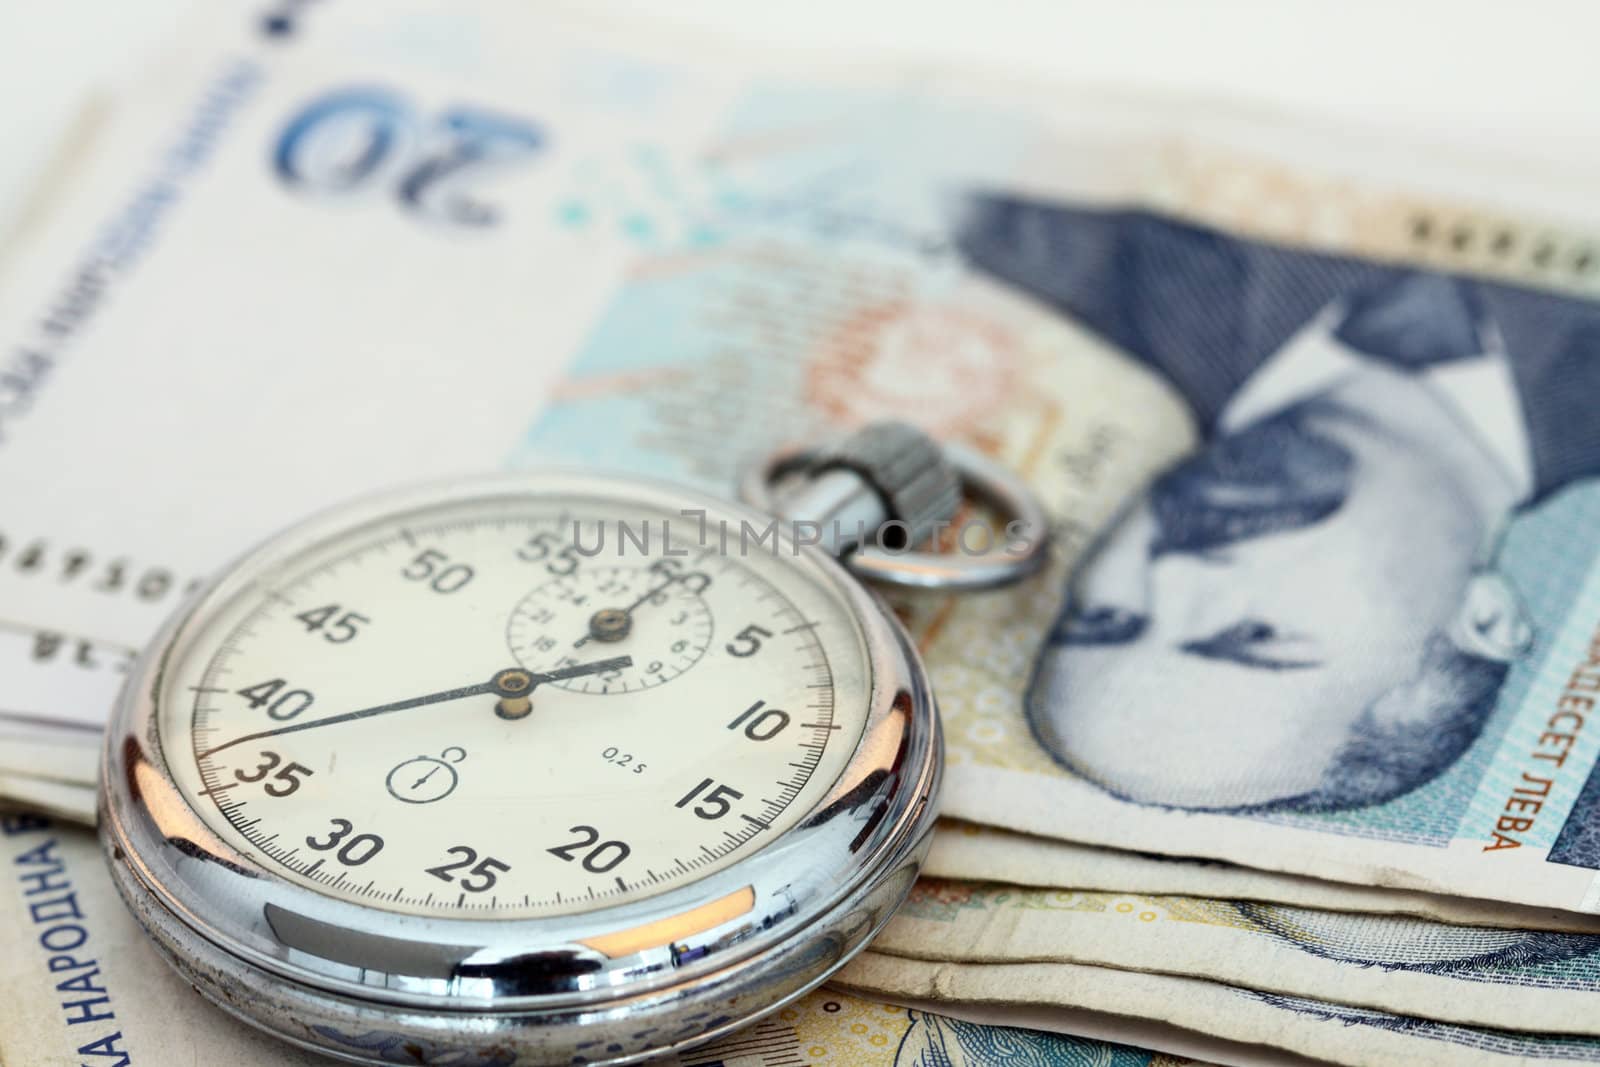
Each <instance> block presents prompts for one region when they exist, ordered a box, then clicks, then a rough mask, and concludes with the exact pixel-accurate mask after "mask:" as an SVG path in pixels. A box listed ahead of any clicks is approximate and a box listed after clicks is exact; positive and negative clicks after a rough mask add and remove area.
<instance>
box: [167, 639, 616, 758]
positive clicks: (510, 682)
mask: <svg viewBox="0 0 1600 1067" xmlns="http://www.w3.org/2000/svg"><path fill="white" fill-rule="evenodd" d="M631 666H633V657H632V656H615V657H613V658H611V659H602V660H595V661H593V662H591V663H579V664H575V665H574V666H571V667H562V668H560V669H558V670H553V671H525V670H523V669H521V668H520V667H513V668H511V669H509V670H504V671H500V672H498V673H496V674H495V676H494V677H493V678H491V679H489V680H488V681H487V682H479V683H478V684H477V685H466V686H462V687H461V688H459V689H444V690H440V691H439V692H437V693H429V694H428V695H427V696H420V697H409V698H407V699H405V700H395V701H391V702H390V703H388V704H378V705H376V706H375V707H370V708H362V709H361V710H360V711H347V712H345V713H344V714H342V715H329V716H328V717H327V718H325V719H312V720H311V721H310V722H295V723H290V724H288V725H287V726H278V727H275V728H273V729H271V730H257V731H255V732H254V733H248V734H241V735H240V736H238V737H235V738H233V739H232V740H230V741H224V742H222V744H220V745H213V746H211V747H210V748H208V749H206V750H205V751H204V752H201V753H199V754H198V756H197V757H196V758H197V759H204V758H206V757H207V756H211V755H215V754H216V753H218V752H221V751H222V750H223V749H227V748H232V747H233V746H234V745H242V744H244V743H245V742H246V741H259V740H261V739H262V738H264V737H277V736H278V735H280V734H292V733H298V732H300V731H301V730H315V729H317V728H318V727H319V726H334V725H337V724H338V723H341V722H354V721H356V720H357V719H370V718H372V717H373V716H375V715H387V714H389V713H390V712H392V711H405V710H406V709H408V708H420V707H426V706H427V705H429V704H443V703H446V702H448V701H451V700H461V699H463V698H465V697H474V696H483V695H484V694H487V693H496V694H498V695H499V696H500V697H501V703H502V704H504V703H506V702H508V701H511V702H520V703H521V704H522V705H524V706H526V705H528V694H529V693H531V692H533V690H534V688H535V687H536V686H538V685H539V684H540V683H542V682H559V681H562V680H564V679H567V678H578V677H582V676H583V675H585V674H600V673H602V672H604V671H609V670H616V669H619V668H624V667H631ZM496 710H499V709H498V708H497V709H496ZM501 714H502V717H505V718H521V717H522V715H526V714H527V710H526V708H524V710H523V711H522V713H521V715H505V714H504V712H502V713H501Z"/></svg>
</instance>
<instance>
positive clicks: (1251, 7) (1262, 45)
mask: <svg viewBox="0 0 1600 1067" xmlns="http://www.w3.org/2000/svg"><path fill="white" fill-rule="evenodd" d="M211 2H213V3H214V2H217V0H211ZM328 2H338V3H352V2H368V3H381V2H382V0H328ZM521 2H524V3H532V2H534V0H521ZM200 4H201V0H5V2H4V3H3V4H0V208H9V207H10V206H11V205H12V204H14V203H15V202H16V198H17V197H18V196H19V195H20V193H21V192H22V191H23V190H24V189H26V188H27V187H28V185H29V183H30V182H31V181H32V180H33V179H34V178H35V177H36V176H37V175H39V174H40V173H41V172H42V168H43V166H44V164H45V162H46V161H47V159H48V158H49V154H50V152H51V151H52V149H53V148H54V147H55V146H56V145H57V143H58V141H59V138H60V137H61V135H62V132H63V131H64V130H65V129H67V128H68V126H69V124H70V122H71V121H72V119H73V117H74V116H75V115H77V114H79V113H80V109H81V108H82V107H83V105H84V104H85V102H86V101H87V100H88V99H90V97H91V94H93V93H94V92H96V91H99V92H102V93H110V92H114V91H115V87H116V86H117V85H118V84H119V83H122V82H125V81H126V80H128V79H131V78H133V77H135V76H136V75H137V72H138V70H139V68H140V64H141V63H144V62H147V61H148V59H149V56H150V53H151V52H152V50H153V49H155V48H157V47H159V46H160V45H161V44H162V43H163V42H164V41H166V40H168V39H170V38H171V37H172V36H173V35H175V34H176V33H178V32H179V31H180V30H181V28H182V26H183V24H184V19H185V16H186V15H187V14H188V13H189V12H191V11H192V10H194V9H197V8H198V7H199V6H200ZM262 6H263V7H265V4H264V3H263V4H262ZM583 6H584V7H586V8H587V9H589V10H591V11H598V12H604V13H610V14H613V15H618V16H621V17H625V18H628V19H630V20H632V19H638V20H659V21H661V22H662V23H663V24H665V25H675V26H677V27H679V28H682V27H685V26H687V27H692V28H696V29H710V30H712V31H714V32H718V33H722V34H725V35H727V36H729V37H733V38H736V39H742V40H748V41H753V42H758V43H769V44H774V45H780V46H783V47H785V48H802V49H804V48H818V49H826V50H827V51H828V53H829V54H830V55H832V56H834V57H838V56H840V55H841V54H846V55H860V56H862V57H868V58H870V57H873V56H884V57H888V58H898V59H902V60H904V59H915V60H930V59H931V60H947V61H955V62H958V63H962V64H966V65H968V66H972V67H975V68H978V69H988V70H991V71H993V70H999V71H1003V72H1008V73H1017V74H1023V75H1028V76H1040V75H1043V76H1046V77H1059V78H1065V79H1070V80H1072V81H1077V82H1089V83H1096V84H1104V85H1110V86H1119V87H1133V88H1140V89H1146V90H1151V89H1156V90H1163V91H1170V92H1174V93H1179V94H1184V95H1191V94H1201V95H1203V96H1205V97H1214V98H1217V99H1218V100H1219V101H1227V100H1238V101H1242V102H1245V103H1247V104H1249V105H1251V106H1252V107H1254V108H1260V107H1262V106H1269V107H1273V108H1277V109H1280V110H1286V111H1289V112H1292V113H1294V114H1301V115H1305V116H1307V117H1308V118H1311V117H1316V118H1330V117H1331V118H1333V119H1336V120H1338V121H1340V122H1343V123H1346V124H1350V125H1357V126H1360V127H1363V128H1368V129H1373V128H1376V129H1379V130H1382V131H1387V132H1389V133H1391V134H1392V135H1393V136H1394V137H1396V138H1400V139H1402V140H1404V139H1409V138H1413V137H1415V138H1420V139H1422V140H1425V141H1426V142H1428V143H1431V144H1437V143H1441V142H1443V143H1450V142H1459V143H1462V144H1464V145H1466V146H1468V147H1471V148H1475V149H1477V150H1479V151H1480V152H1481V151H1484V150H1487V151H1488V152H1490V153H1492V154H1493V155H1494V156H1495V157H1497V158H1499V159H1500V160H1502V161H1505V160H1508V159H1509V160H1512V161H1519V160H1520V161H1525V163H1526V165H1527V166H1528V167H1530V168H1533V169H1537V170H1550V169H1554V170H1556V171H1557V172H1563V173H1565V174H1566V175H1567V176H1569V177H1570V176H1573V175H1574V174H1579V173H1587V172H1593V173H1596V174H1600V85H1597V84H1596V74H1597V63H1596V54H1597V53H1596V49H1597V48H1600V6H1597V5H1595V4H1593V3H1587V2H1571V3H1566V2H1563V3H1553V2H1552V3H1537V4H1519V5H1514V6H1513V5H1508V4H1503V3H1473V2H1463V0H1453V2H1451V0H1406V2H1401V0H1382V2H1379V0H1366V2H1362V0H1341V2H1330V0H1314V2H1306V0H1226V2H1223V0H1213V2H1209V3H1204V2H1197V0H1159V2H1144V3H1132V2H1111V0H1105V2H1102V3H1099V4H1091V3H1086V2H1081V0H975V2H953V0H802V2H789V3H775V2H770V0H767V2H763V0H672V2H671V3H667V2H664V0H654V2H646V0H587V2H586V3H585V4H584V5H583Z"/></svg>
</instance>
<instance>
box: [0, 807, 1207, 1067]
mask: <svg viewBox="0 0 1600 1067" xmlns="http://www.w3.org/2000/svg"><path fill="white" fill-rule="evenodd" d="M0 857H3V869H4V873H5V877H4V879H3V882H4V884H3V885H0V958H4V959H5V960H6V961H7V966H6V967H5V969H4V973H0V994H3V995H0V1062H3V1063H6V1064H8V1065H9V1064H15V1065H17V1067H23V1065H26V1067H67V1065H74V1067H75V1065H78V1064H82V1063H119V1062H120V1063H128V1064H142V1063H160V1064H177V1063H204V1064H212V1063H231V1064H237V1065H239V1067H254V1065H258V1064H259V1065H267V1064H272V1065H289V1064H303V1065H306V1067H311V1065H313V1064H317V1065H322V1064H332V1063H333V1061H332V1060H329V1059H325V1058H323V1057H321V1056H314V1055H312V1054H310V1053H307V1052H302V1051H300V1050H298V1049H296V1048H294V1047H292V1046H290V1045H287V1044H284V1043H282V1042H280V1041H277V1040H275V1039H273V1038H271V1037H268V1036H266V1035H264V1034H261V1033H258V1032H257V1031H255V1030H253V1029H251V1028H250V1027H248V1026H246V1025H245V1024H244V1023H241V1022H238V1021H236V1020H234V1019H233V1018H231V1017H229V1016H228V1015H226V1014H224V1013H223V1012H222V1011H221V1010H220V1009H217V1008H214V1007H212V1006H211V1005H209V1004H207V1003H206V1002H205V1001H203V1000H201V999H200V998H199V997H197V996H195V994H194V991H193V990H192V989H191V988H190V987H189V986H188V984H187V983H185V982H184V981H183V979H182V978H180V977H179V976H178V975H177V974H176V973H175V972H173V971H171V970H170V969H169V968H168V967H167V965H166V963H165V962H164V961H163V960H162V959H161V958H160V957H159V955H158V954H157V952H156V949H155V947H154V946H153V945H151V944H150V943H149V942H148V941H147V940H146V938H145V936H144V933H143V931H142V930H140V929H139V927H138V924H137V923H136V922H135V921H134V919H133V917H132V916H131V915H130V914H128V912H127V910H126V908H124V906H123V904H122V901H121V899H120V898H119V897H118V896H117V892H116V889H115V888H114V887H113V886H112V884H111V878H110V875H109V874H108V873H107V871H106V868H105V863H104V860H103V859H102V858H101V856H100V855H99V847H98V845H97V844H96V842H95V840H94V837H93V836H92V835H91V834H90V833H88V832H87V831H83V830H79V829H76V828H72V827H58V826H54V825H52V824H50V823H49V822H48V821H47V820H45V819H41V818H39V817H37V816H33V815H23V814H7V815H0ZM353 1038H355V1039H359V1035H353ZM368 1048H369V1051H370V1050H371V1046H370V1044H369V1046H368ZM376 1051H377V1052H378V1053H379V1054H380V1055H382V1054H384V1050H383V1049H377V1050H376ZM388 1058H390V1059H391V1060H392V1062H396V1063H400V1062H413V1061H411V1060H408V1059H406V1058H405V1051H404V1050H403V1049H395V1050H393V1055H392V1056H389V1057H388ZM1005 1058H1011V1059H1013V1060H1014V1061H1021V1060H1023V1059H1025V1060H1026V1062H1029V1063H1034V1064H1038V1065H1040V1067H1089V1065H1095V1067H1146V1065H1149V1067H1179V1065H1180V1064H1185V1063H1190V1062H1193V1061H1190V1060H1185V1059H1180V1058H1177V1057H1172V1056H1166V1055H1161V1054H1159V1053H1151V1052H1147V1051H1143V1050H1141V1049H1137V1048H1133V1047H1130V1046H1126V1045H1113V1044H1108V1043H1106V1042H1101V1041H1095V1040H1089V1039H1085V1038H1076V1037H1069V1036H1061V1035H1058V1034H1052V1033H1035V1032H1031V1031H1028V1030H1023V1029H1018V1028H1015V1027H1000V1026H984V1025H979V1024H974V1023H969V1022H961V1021H958V1020H954V1019H947V1018H945V1017H943V1016H940V1015H937V1014H934V1013H929V1012H921V1011H910V1012H908V1011H907V1010H905V1009H904V1008H900V1007H896V1006H894V1005H890V1004H884V1003H881V1002H878V1001H875V1000H871V999H862V998H860V997H855V996H851V995H849V994H846V993H843V992H838V991H834V990H822V991H820V992H817V993H813V994H811V995H809V996H807V997H805V998H803V999H801V1000H800V1001H798V1002H796V1003H794V1004H791V1005H789V1006H787V1007H785V1008H783V1009H781V1010H780V1011H778V1012H776V1013H774V1014H773V1015H771V1016H769V1017H767V1018H766V1019H764V1020H762V1021H761V1022H758V1023H757V1024H756V1025H755V1026H753V1027H751V1028H749V1029H747V1030H744V1031H741V1032H740V1033H738V1034H735V1035H733V1036H731V1037H728V1038H725V1039H723V1040H720V1041H717V1042H715V1043H713V1044H711V1045H708V1046H706V1047H704V1048H702V1049H698V1050H695V1051H692V1052H688V1053H684V1054H682V1055H680V1056H676V1057H669V1058H667V1059H665V1060H663V1061H660V1062H662V1063H663V1064H664V1065H668V1067H670V1065H681V1067H710V1065H712V1064H725V1065H728V1067H734V1065H737V1067H792V1065H794V1064H800V1063H808V1064H816V1065H819V1067H821V1065H837V1067H978V1065H987V1064H992V1063H995V1062H998V1061H999V1060H1001V1059H1005ZM473 1062H474V1063H476V1064H479V1065H480V1067H509V1063H510V1061H509V1060H496V1059H493V1058H490V1059H477V1060H474V1061H473Z"/></svg>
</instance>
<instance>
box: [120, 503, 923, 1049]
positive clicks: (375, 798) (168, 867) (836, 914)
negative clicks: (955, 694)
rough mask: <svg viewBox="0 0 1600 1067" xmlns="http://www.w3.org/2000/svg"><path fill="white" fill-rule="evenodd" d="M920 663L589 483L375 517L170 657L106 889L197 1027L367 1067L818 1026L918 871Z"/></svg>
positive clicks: (294, 564) (269, 551)
mask: <svg viewBox="0 0 1600 1067" xmlns="http://www.w3.org/2000/svg"><path fill="white" fill-rule="evenodd" d="M939 767H940V737H939V727H938V722H937V718H936V716H935V712H934V706H933V701H932V698H931V695H930V692H929V688H928V682H927V678H926V676H925V674H924V672H923V668H922V666H921V664H920V663H919V661H918V658H917V655H916V653H915V651H914V650H913V649H912V647H911V646H910V644H909V643H908V641H907V639H906V637H905V634H904V633H903V632H902V630H901V629H900V627H899V626H898V624H896V623H895V622H894V621H893V620H892V619H891V618H890V617H889V616H888V615H886V613H885V611H884V609H883V608H882V606H881V605H880V603H879V602H878V601H877V599H876V598H875V597H874V596H873V595H872V594H871V593H870V592H868V591H866V590H865V589H864V588H863V587H862V586H861V585H860V584H859V583H858V582H857V581H856V580H854V579H853V578H852V577H851V576H850V575H849V574H847V573H846V571H845V569H844V568H843V567H841V566H840V565H839V564H838V563H837V562H836V561H835V560H834V559H833V558H832V557H830V556H829V555H828V554H826V553H825V552H823V551H821V550H819V549H818V548H815V547H810V546H803V545H797V544H796V542H795V540H794V539H793V538H792V537H791V531H790V530H788V529H787V528H785V527H784V525H783V524H775V523H774V522H773V519H772V516H771V515H768V514H765V513H761V512H757V511H754V510H750V509H746V508H744V507H740V506H736V505H732V504H722V503H714V502H710V501H707V500H706V499H704V498H702V497H700V496H698V495H696V494H693V493H691V492H688V491H684V490H678V489H672V488H667V487H662V486H659V485H653V484H649V483H644V482H638V481H633V480H606V479H600V478H595V477H591V476H586V475H575V474H538V475H534V474H530V475H523V476H511V477H494V478H486V479H482V480H477V481H473V482H470V483H468V484H455V485H453V486H451V487H449V488H447V489H438V488H434V489H426V490H420V491H415V492H410V493H407V494H402V495H398V496H390V497H387V498H383V499H379V500H374V501H369V502H363V503H358V504H356V505H354V506H351V507H347V508H344V509H342V510H338V511H335V512H332V513H329V514H324V515H322V516H320V517H317V518H315V519H313V520H312V521H310V522H307V523H306V524H304V525H302V526H299V527H297V528H295V529H292V530H290V531H289V532H287V533H284V534H282V535H280V536H279V537H277V538H275V539H273V540H271V541H269V542H267V543H266V544H265V545H263V546H262V547H260V548H259V549H257V550H256V551H254V552H253V553H251V554H250V555H248V556H247V557H246V558H244V559H243V560H242V561H241V562H239V563H238V564H237V565H235V566H234V567H232V568H231V569H230V570H228V571H227V572H226V573H225V574H224V575H222V577H220V578H219V579H218V580H217V581H216V582H215V583H214V584H212V585H211V586H210V587H209V588H208V589H207V590H206V591H204V592H203V593H202V594H201V595H200V596H199V597H198V598H197V599H196V600H195V601H194V602H193V603H192V606H190V607H189V608H187V609H186V610H185V612H184V613H183V614H182V615H181V616H180V617H178V618H176V619H175V620H173V621H172V622H171V623H170V624H169V625H168V627H167V628H166V629H165V630H164V632H163V633H162V634H161V636H160V637H159V639H158V640H157V641H156V642H155V643H154V645H153V646H152V648H151V649H150V650H149V652H148V653H147V654H146V656H145V657H144V659H143V660H142V661H141V663H140V665H139V667H138V668H137V670H136V672H135V674H134V675H133V676H132V677H131V678H130V681H129V683H128V685H127V687H126V689H125V691H124V693H123V696H122V699H121V702H120V705H119V707H118V709H117V711H116V714H115V717H114V719H113V722H112V725H111V729H110V734H109V738H108V742H107V750H106V755H105V764H104V767H103V775H102V778H103V785H102V789H103V797H102V813H101V823H100V825H101V833H102V837H103V840H104V844H105V846H106V850H107V853H108V855H109V857H110V860H111V867H112V870H113V872H114V875H115V878H116V881H117V884H118V887H119V888H120V890H121V891H122V894H123V896H124V897H125V898H126V900H127V902H128V903H129V905H130V906H131V908H132V909H133V911H134V912H135V913H136V914H137V916H138V918H139V919H140V921H141V922H142V923H143V925H144V927H145V928H146V929H147V930H148V931H149V933H150V934H151V936H152V937H153V938H154V940H155V941H156V942H157V944H158V945H159V946H160V947H161V949H162V950H163V952H164V954H165V955H166V957H167V958H168V959H169V960H170V961H171V963H172V964H173V966H175V967H176V968H177V969H178V970H179V971H180V972H182V974H183V975H184V976H185V977H186V978H187V979H188V980H189V981H190V982H192V983H193V984H194V986H195V987H196V988H197V989H198V990H200V992H202V993H203V994H204V995H205V996H207V997H208V998H210V999H211V1000H212V1001H214V1002H215V1003H217V1004H218V1005H220V1006H221V1007H222V1008H224V1009H225V1010H227V1011H229V1012H231V1013H232V1014H234V1015H236V1016H238V1017H240V1018H242V1019H245V1020H247V1021H249V1022H251V1023H253V1024H255V1025H257V1026H259V1027H262V1028H263V1029H266V1030H268V1031H271V1032H272V1033H275V1034H277V1035H279V1036H281V1037H283V1038H285V1039H287V1040H289V1041H292V1042H294V1043H296V1044H298V1045H302V1046H305V1047H307V1048H312V1049H315V1050H317V1051H319V1052H323V1053H326V1054H330V1055H333V1056H336V1057H342V1058H344V1059H347V1060H352V1061H356V1062H370V1063H393V1062H418V1063H431V1062H448V1063H458V1062H459V1063H475V1064H512V1063H516V1064H523V1063H544V1062H563V1063H570V1062H589V1063H598V1062H607V1063H609V1062H620V1061H625V1060H629V1059H633V1058H637V1057H641V1056H644V1055H647V1054H650V1053H656V1052H662V1051H666V1050H670V1049H674V1048H680V1047H683V1046H685V1045H688V1044H693V1043H697V1042H700V1041H704V1040H708V1039H710V1038H712V1037H715V1036H716V1035H718V1034H720V1033H723V1032H726V1031H728V1030H730V1029H732V1028H734V1027H736V1026H738V1025H740V1024H742V1023H744V1022H747V1021H749V1020H750V1019H751V1018H752V1017H754V1016H756V1015H759V1014H761V1013H762V1012H764V1011H767V1010H770V1009H772V1008H774V1007H776V1006H777V1005H779V1004H781V1003H783V1002H785V1001H786V1000H788V999H791V998H793V997H795V996H798V995H799V994H801V993H802V992H804V991H805V990H807V989H809V988H810V987H812V986H814V985H816V984H817V983H818V982H820V981H821V980H822V979H823V978H825V977H826V976H827V975H828V974H829V973H831V972H832V971H833V970H835V969H836V968H837V967H839V966H840V965H841V964H842V963H843V962H844V961H845V960H846V959H848V958H849V957H850V955H851V954H852V953H854V952H855V951H856V950H857V949H859V948H861V946H862V945H863V944H864V943H865V942H866V940H867V939H868V938H869V937H870V936H871V935H872V934H873V932H874V931H876V930H877V929H878V927H879V926H880V925H881V924H882V923H883V922H884V921H885V920H886V919H887V918H888V916H889V914H890V913H891V911H892V910H893V909H894V907H895V906H896V905H897V904H898V903H899V902H900V900H901V898H902V897H903V896H904V894H905V893H906V891H907V890H908V889H909V887H910V885H911V882H912V880H913V879H914V877H915V874H916V869H917V866H918V864H919V862H920V860H921V857H922V855H923V853H924V851H925V849H926V844H927V839H928V833H929V830H930V828H931V826H932V821H933V806H934V800H935V796H936V793H937V788H938V782H939Z"/></svg>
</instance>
